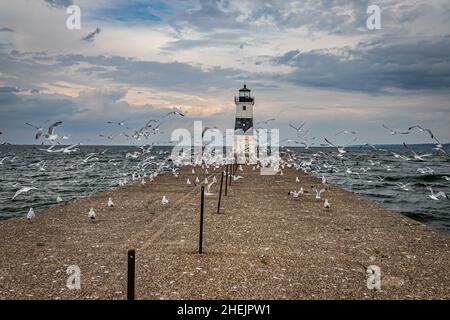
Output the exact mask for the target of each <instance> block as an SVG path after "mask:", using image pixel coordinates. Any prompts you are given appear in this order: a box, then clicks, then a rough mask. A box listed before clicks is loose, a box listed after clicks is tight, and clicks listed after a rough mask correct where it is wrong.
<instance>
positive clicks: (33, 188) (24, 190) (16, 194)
mask: <svg viewBox="0 0 450 320" xmlns="http://www.w3.org/2000/svg"><path fill="white" fill-rule="evenodd" d="M31 190H37V188H35V187H23V188H21V189H19V190H18V191H17V192H16V193H15V194H14V197H12V199H11V200H14V199H15V198H16V197H17V196H18V195H19V194H22V193H26V192H28V191H31Z"/></svg>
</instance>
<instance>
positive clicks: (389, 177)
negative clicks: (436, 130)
mask: <svg viewBox="0 0 450 320" xmlns="http://www.w3.org/2000/svg"><path fill="white" fill-rule="evenodd" d="M383 148H384V149H387V151H386V152H383V151H377V150H373V149H370V148H356V147H355V148H348V149H346V150H347V151H348V152H347V153H346V154H344V156H343V157H342V158H339V157H338V156H337V152H336V148H311V149H309V150H304V149H299V148H292V149H293V150H294V151H295V152H298V153H299V155H300V158H301V159H302V160H303V161H305V162H310V161H311V159H314V160H313V161H312V163H311V166H310V167H311V169H312V171H315V173H314V174H315V175H316V176H318V177H322V175H323V176H325V178H326V179H327V181H328V182H330V183H333V184H335V185H338V186H340V187H342V188H343V189H345V190H348V191H352V192H354V193H358V194H360V195H362V196H364V197H366V198H368V199H371V200H373V201H375V202H378V203H379V204H381V205H383V206H384V207H387V208H389V209H391V210H394V211H397V212H400V213H403V214H405V215H406V216H408V217H411V218H413V219H415V220H418V221H421V222H423V223H426V224H428V225H430V226H432V227H433V228H435V229H439V230H441V231H444V232H447V233H450V200H448V199H441V200H439V201H435V200H432V199H431V198H430V197H429V195H430V194H431V193H430V192H429V191H428V190H427V189H426V187H427V186H431V187H432V188H433V191H434V192H435V193H437V192H438V191H443V192H445V193H446V194H447V195H448V196H450V181H447V180H446V179H445V178H444V177H445V176H447V177H450V156H449V155H445V154H443V153H442V152H435V153H434V154H433V156H432V157H429V158H426V159H427V160H426V161H413V160H409V161H405V160H401V159H396V158H395V157H394V156H393V155H392V152H395V153H397V154H400V155H403V156H406V157H409V158H411V155H412V153H411V151H408V150H406V149H405V148H403V146H384V147H383ZM446 150H447V152H448V146H447V147H446ZM414 151H415V152H416V153H418V154H426V153H431V152H432V150H431V147H429V146H423V147H415V148H414ZM318 152H323V153H324V154H322V153H318ZM449 154H450V152H449ZM313 155H316V156H313ZM427 167H428V168H430V169H432V170H434V172H433V173H420V172H419V171H418V169H420V168H427ZM347 169H350V171H351V172H354V173H347ZM355 173H358V174H359V176H358V175H357V174H355ZM378 177H381V178H382V179H384V180H383V181H380V179H379V178H378ZM399 183H400V184H408V183H409V184H410V185H408V186H407V187H406V188H407V189H409V191H405V190H403V189H402V188H401V187H400V186H399V185H398V184H399Z"/></svg>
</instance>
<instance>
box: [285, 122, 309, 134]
mask: <svg viewBox="0 0 450 320" xmlns="http://www.w3.org/2000/svg"><path fill="white" fill-rule="evenodd" d="M304 125H305V122H303V123H302V124H301V125H300V126H298V127H296V126H294V125H292V124H289V127H291V128H292V129H294V130H295V131H297V132H300V131H301V130H302V128H303V126H304Z"/></svg>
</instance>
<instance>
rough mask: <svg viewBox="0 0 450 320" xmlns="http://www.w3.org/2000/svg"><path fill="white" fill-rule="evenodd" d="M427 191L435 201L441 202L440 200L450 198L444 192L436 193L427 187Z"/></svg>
mask: <svg viewBox="0 0 450 320" xmlns="http://www.w3.org/2000/svg"><path fill="white" fill-rule="evenodd" d="M427 190H429V191H430V192H431V194H429V195H428V196H429V197H430V198H431V199H433V200H435V201H439V198H440V197H442V198H445V199H448V196H447V195H446V194H445V193H444V192H443V191H439V192H438V193H434V192H433V189H432V188H431V187H427Z"/></svg>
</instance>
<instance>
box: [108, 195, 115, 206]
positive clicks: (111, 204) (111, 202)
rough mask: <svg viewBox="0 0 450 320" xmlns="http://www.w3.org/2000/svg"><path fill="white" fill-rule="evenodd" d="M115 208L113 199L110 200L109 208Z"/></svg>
mask: <svg viewBox="0 0 450 320" xmlns="http://www.w3.org/2000/svg"><path fill="white" fill-rule="evenodd" d="M112 207H114V202H113V201H112V199H111V197H109V199H108V208H112Z"/></svg>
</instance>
